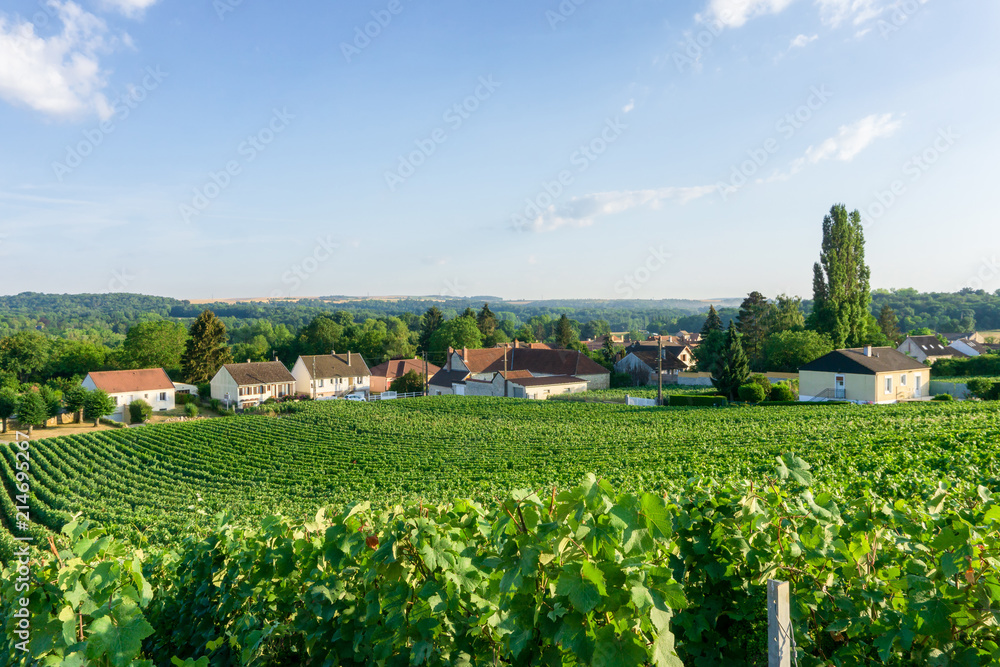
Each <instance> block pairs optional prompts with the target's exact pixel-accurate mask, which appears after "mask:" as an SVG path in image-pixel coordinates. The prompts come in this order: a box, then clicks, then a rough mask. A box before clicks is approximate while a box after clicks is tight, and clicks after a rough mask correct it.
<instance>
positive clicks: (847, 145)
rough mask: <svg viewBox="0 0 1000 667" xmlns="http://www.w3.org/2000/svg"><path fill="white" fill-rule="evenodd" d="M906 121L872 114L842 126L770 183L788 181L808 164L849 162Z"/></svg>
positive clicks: (890, 115) (807, 151) (894, 131)
mask: <svg viewBox="0 0 1000 667" xmlns="http://www.w3.org/2000/svg"><path fill="white" fill-rule="evenodd" d="M902 124H903V122H902V121H901V120H900V119H898V118H894V117H893V114H891V113H885V114H872V115H871V116H867V117H865V118H862V119H861V120H859V121H858V122H856V123H853V124H851V125H842V126H841V128H840V130H839V131H838V132H837V136H835V137H830V138H829V139H827V140H826V141H824V142H823V143H821V144H820V145H819V146H810V147H809V148H808V150H806V152H805V155H803V156H802V157H800V158H798V159H797V160H795V161H794V162H792V164H791V166H790V167H789V170H788V171H786V172H783V173H782V172H778V173H775V174H773V175H772V176H771V177H770V178H768V179H767V180H768V181H784V180H788V179H789V178H791V177H792V176H794V175H795V174H797V173H799V172H800V171H802V170H803V169H805V168H806V167H807V166H808V165H811V164H817V163H819V162H823V161H824V160H839V161H841V162H850V161H851V160H853V159H854V158H856V157H857V156H858V155H859V154H860V153H861V151H863V150H865V149H866V148H868V146H870V145H871V144H872V143H873V142H874V141H875V140H876V139H881V138H884V137H890V136H892V135H893V134H895V133H896V130H898V129H899V128H900V127H901V126H902Z"/></svg>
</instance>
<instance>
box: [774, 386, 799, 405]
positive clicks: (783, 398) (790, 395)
mask: <svg viewBox="0 0 1000 667" xmlns="http://www.w3.org/2000/svg"><path fill="white" fill-rule="evenodd" d="M768 399H769V400H772V401H779V402H782V403H787V402H789V401H797V400H798V396H796V395H795V392H794V391H792V387H791V385H789V384H787V383H785V382H779V383H778V384H776V385H774V386H773V387H771V393H770V394H769V395H768Z"/></svg>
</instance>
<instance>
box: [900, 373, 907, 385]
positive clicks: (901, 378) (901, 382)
mask: <svg viewBox="0 0 1000 667" xmlns="http://www.w3.org/2000/svg"><path fill="white" fill-rule="evenodd" d="M899 386H900V387H905V386H906V373H903V374H902V375H900V376H899Z"/></svg>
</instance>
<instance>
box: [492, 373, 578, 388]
mask: <svg viewBox="0 0 1000 667" xmlns="http://www.w3.org/2000/svg"><path fill="white" fill-rule="evenodd" d="M581 382H586V380H581V379H580V378H578V377H573V376H572V375H553V376H550V377H543V378H517V379H516V380H511V381H510V383H511V384H516V385H520V386H522V387H547V386H549V385H554V384H580V383H581Z"/></svg>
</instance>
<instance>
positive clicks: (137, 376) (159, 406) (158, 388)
mask: <svg viewBox="0 0 1000 667" xmlns="http://www.w3.org/2000/svg"><path fill="white" fill-rule="evenodd" d="M83 387H84V389H89V390H90V391H93V390H95V389H100V390H101V391H103V392H105V393H106V394H107V395H108V396H110V397H111V400H112V401H113V402H114V404H115V411H114V412H113V413H111V415H109V416H110V417H111V419H114V420H115V421H125V415H126V414H127V410H128V405H129V403H132V402H133V401H138V400H142V401H145V402H146V403H148V404H149V405H150V406H151V407H152V408H153V411H154V412H163V411H165V410H173V409H174V393H175V392H174V383H173V382H171V380H170V378H169V377H168V376H167V372H166V371H165V370H163V369H162V368H147V369H143V370H135V371H99V372H93V373H87V377H85V378H83Z"/></svg>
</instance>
